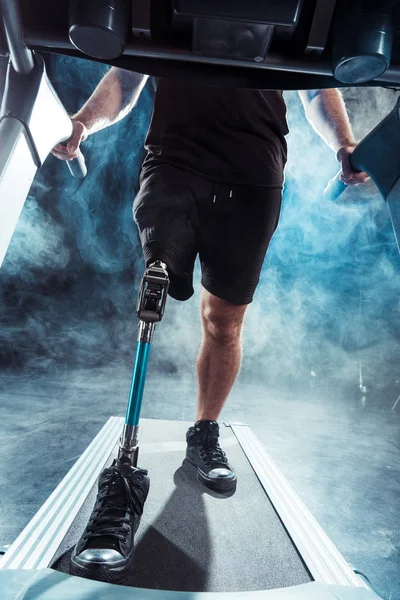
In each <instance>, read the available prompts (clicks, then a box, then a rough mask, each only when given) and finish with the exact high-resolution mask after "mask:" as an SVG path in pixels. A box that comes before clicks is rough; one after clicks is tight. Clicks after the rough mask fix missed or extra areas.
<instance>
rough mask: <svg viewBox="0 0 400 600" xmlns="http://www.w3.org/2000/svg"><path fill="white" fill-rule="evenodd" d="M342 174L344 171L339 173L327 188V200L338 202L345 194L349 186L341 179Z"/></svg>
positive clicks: (325, 196)
mask: <svg viewBox="0 0 400 600" xmlns="http://www.w3.org/2000/svg"><path fill="white" fill-rule="evenodd" d="M341 174H342V171H339V173H337V174H336V175H335V177H332V179H331V180H330V182H329V183H328V185H327V186H326V188H325V190H324V198H325V200H332V201H333V200H337V199H338V198H339V196H340V195H341V194H343V192H344V190H345V189H346V188H347V184H346V183H343V181H342V180H341V179H340V176H341Z"/></svg>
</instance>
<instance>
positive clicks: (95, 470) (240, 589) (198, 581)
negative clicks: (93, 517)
mask: <svg viewBox="0 0 400 600" xmlns="http://www.w3.org/2000/svg"><path fill="white" fill-rule="evenodd" d="M123 422H124V420H123V418H122V417H111V418H110V419H109V420H108V421H107V423H106V424H105V425H104V427H103V428H102V429H101V431H100V432H99V433H98V434H97V436H96V437H95V438H94V440H93V441H92V442H91V444H90V445H89V446H88V448H87V449H86V450H85V452H84V453H83V454H82V455H81V457H80V458H79V459H78V461H77V462H76V463H75V464H74V466H73V467H72V468H71V470H70V471H69V472H68V473H67V475H66V476H65V477H64V479H63V480H62V481H61V482H60V484H59V485H58V486H57V488H56V489H55V490H54V492H53V493H52V494H51V495H50V497H49V498H48V500H47V501H46V502H45V503H44V504H43V506H42V507H41V508H40V509H39V511H38V512H37V513H36V515H35V516H34V517H33V518H32V520H31V521H30V522H29V523H28V525H27V526H26V527H25V529H24V530H23V531H22V533H21V534H20V535H19V536H18V537H17V539H16V540H15V541H14V543H13V544H12V545H11V546H10V548H9V549H8V551H7V552H6V554H5V556H4V558H3V559H2V560H1V561H0V589H1V590H2V596H1V597H2V600H17V599H18V600H19V599H22V598H24V599H25V598H26V599H28V598H29V599H32V600H33V599H34V600H50V599H56V598H57V599H60V600H64V599H65V600H67V599H68V600H75V599H76V600H78V599H79V600H89V599H90V600H92V599H94V598H99V599H100V598H101V599H103V598H104V599H105V598H107V599H108V598H113V599H114V598H116V599H117V598H118V599H119V598H121V599H123V598H124V599H125V598H131V597H135V598H136V597H137V598H143V599H144V598H146V600H147V599H150V598H155V599H158V598H160V599H161V598H167V599H168V600H170V599H172V598H175V597H176V598H179V599H182V600H186V599H188V600H189V599H190V600H193V599H194V598H195V599H196V600H197V598H199V599H200V598H201V599H203V597H204V598H208V599H210V598H213V597H215V598H220V597H221V595H222V596H223V597H224V598H225V597H227V598H232V599H236V598H250V599H253V598H254V599H258V598H260V599H261V598H265V599H266V600H292V599H293V600H303V599H304V600H305V599H307V600H313V599H315V600H317V599H318V600H359V599H360V600H373V599H374V598H375V599H377V598H378V596H377V595H376V594H375V593H374V592H373V591H372V590H371V588H370V586H369V584H368V582H367V580H366V579H365V578H363V577H362V576H360V575H357V574H356V573H355V572H354V570H353V569H352V567H350V566H349V565H348V564H347V562H346V561H345V559H344V558H343V557H342V556H341V554H340V552H339V551H338V549H337V548H336V547H335V545H334V544H333V543H332V542H331V541H330V540H329V538H328V537H327V535H326V534H325V533H324V531H323V530H322V529H321V527H320V526H319V525H318V523H317V522H316V520H315V519H314V517H313V516H312V515H311V513H310V512H309V511H308V510H307V508H306V507H305V505H304V504H303V502H302V501H301V500H300V498H299V497H298V496H297V494H296V492H295V491H294V489H293V488H292V487H291V486H290V484H289V483H288V481H287V480H286V479H285V477H284V476H283V475H282V473H281V472H280V471H279V469H278V467H277V466H276V464H275V463H274V462H273V460H272V459H271V458H270V457H269V456H268V454H267V453H266V451H265V449H264V448H263V446H262V444H261V443H260V442H259V441H258V439H257V437H256V436H255V435H254V433H253V432H252V431H251V429H250V428H249V427H248V426H247V425H244V424H235V423H225V424H224V426H222V427H221V445H222V447H223V448H227V449H228V450H229V455H230V457H231V459H232V462H233V464H235V468H236V471H237V473H238V486H237V490H236V493H234V494H233V495H231V496H229V497H227V496H222V495H220V494H217V493H215V492H212V491H210V490H207V489H206V488H204V487H203V486H202V484H200V483H199V482H198V481H197V479H196V477H195V474H194V469H193V467H192V466H191V465H188V464H187V463H186V461H185V460H183V457H184V452H185V442H184V440H185V432H186V430H187V428H188V426H189V425H190V424H189V423H185V422H180V421H161V420H153V419H142V420H141V444H140V464H141V467H143V468H146V469H148V470H149V474H150V478H151V486H150V493H149V496H148V499H147V501H146V504H145V510H144V514H143V516H142V521H141V524H140V527H139V530H138V532H137V534H136V538H135V540H136V543H135V546H136V550H135V562H134V565H133V569H132V576H131V577H130V578H129V579H128V580H126V582H124V585H114V584H109V583H101V582H97V581H90V580H86V579H81V578H79V577H73V576H71V575H69V572H68V569H69V555H70V552H71V548H72V547H73V546H74V545H75V543H76V542H77V541H78V539H79V537H80V535H81V532H82V531H83V529H84V528H85V525H86V522H87V520H88V518H89V515H90V512H91V510H92V508H93V505H94V501H95V497H96V493H97V485H96V480H97V477H98V475H99V473H100V471H101V470H102V469H103V467H104V466H106V465H108V464H110V461H111V460H112V458H113V457H115V456H116V452H117V447H118V441H119V436H120V434H121V429H122V427H123ZM177 592H180V593H179V596H178V595H177ZM23 594H26V595H23Z"/></svg>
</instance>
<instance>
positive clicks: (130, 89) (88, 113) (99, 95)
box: [53, 67, 148, 160]
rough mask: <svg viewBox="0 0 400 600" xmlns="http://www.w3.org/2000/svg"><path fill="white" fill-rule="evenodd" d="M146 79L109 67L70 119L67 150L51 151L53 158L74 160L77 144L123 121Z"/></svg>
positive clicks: (64, 148)
mask: <svg viewBox="0 0 400 600" xmlns="http://www.w3.org/2000/svg"><path fill="white" fill-rule="evenodd" d="M147 79H148V76H147V75H141V74H139V73H133V72H131V71H125V70H124V69H118V68H116V67H112V68H111V69H110V70H109V71H108V72H107V73H106V75H105V76H104V77H103V79H102V80H101V81H100V83H99V84H98V86H97V87H96V89H95V90H94V92H93V94H92V95H91V96H90V98H89V99H88V100H87V102H86V103H85V104H84V105H83V106H82V108H81V109H80V110H79V111H78V112H77V113H76V114H75V115H73V117H71V120H72V122H73V126H74V132H73V135H72V137H71V139H70V140H69V142H68V145H67V146H63V145H61V144H59V145H58V146H56V147H55V148H54V150H53V154H54V155H55V156H57V158H61V159H63V160H71V159H72V158H76V156H77V150H78V147H79V144H80V143H81V142H83V141H84V140H85V139H86V138H87V137H88V136H89V135H91V134H92V133H95V132H96V131H100V130H101V129H105V128H106V127H109V126H110V125H113V124H114V123H117V122H118V121H120V120H121V119H123V118H124V117H125V116H126V115H127V114H128V113H129V111H131V110H132V108H133V107H134V106H135V104H136V102H137V100H138V98H139V96H140V92H141V91H142V89H143V88H144V86H145V83H146V81H147Z"/></svg>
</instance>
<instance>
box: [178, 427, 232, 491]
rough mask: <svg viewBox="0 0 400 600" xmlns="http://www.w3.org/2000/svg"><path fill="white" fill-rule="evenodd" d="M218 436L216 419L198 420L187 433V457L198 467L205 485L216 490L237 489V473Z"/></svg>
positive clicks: (199, 477) (199, 475)
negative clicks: (231, 465) (230, 464)
mask: <svg viewBox="0 0 400 600" xmlns="http://www.w3.org/2000/svg"><path fill="white" fill-rule="evenodd" d="M218 437H219V427H218V423H217V422H216V421H197V423H195V425H194V427H190V428H189V430H188V432H187V434H186V441H187V450H186V458H187V460H188V461H189V462H190V463H192V465H194V466H195V467H196V468H197V477H198V479H199V480H200V481H201V482H202V483H204V485H206V486H207V487H209V488H210V489H212V490H215V491H216V492H227V491H230V490H233V489H235V487H236V474H235V471H234V470H233V469H232V467H230V466H229V463H228V459H227V458H226V454H225V452H224V451H223V450H222V449H221V447H220V445H219V443H218Z"/></svg>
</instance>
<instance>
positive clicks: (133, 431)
mask: <svg viewBox="0 0 400 600" xmlns="http://www.w3.org/2000/svg"><path fill="white" fill-rule="evenodd" d="M168 287H169V278H168V272H167V266H166V265H165V264H164V263H163V262H161V261H159V260H158V261H155V262H154V263H152V264H151V265H150V266H149V267H148V268H147V269H146V271H145V273H144V275H143V278H142V281H141V285H140V290H139V296H138V301H137V307H136V314H137V316H138V318H139V334H138V343H137V347H136V357H135V364H134V367H133V373H132V382H131V387H130V392H129V400H128V406H127V409H126V416H125V424H124V428H123V431H122V435H121V439H120V446H119V451H118V459H119V460H120V461H122V462H125V463H126V462H128V463H130V464H131V465H132V466H133V467H136V466H137V462H138V454H139V442H138V434H139V419H140V411H141V407H142V399H143V392H144V386H145V382H146V374H147V366H148V361H149V355H150V347H151V343H152V340H153V335H154V329H155V326H156V323H159V322H160V321H161V320H162V318H163V315H164V310H165V303H166V301H167V293H168Z"/></svg>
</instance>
